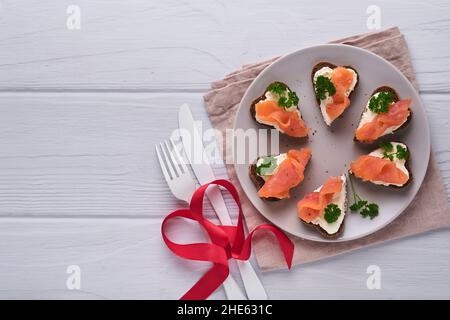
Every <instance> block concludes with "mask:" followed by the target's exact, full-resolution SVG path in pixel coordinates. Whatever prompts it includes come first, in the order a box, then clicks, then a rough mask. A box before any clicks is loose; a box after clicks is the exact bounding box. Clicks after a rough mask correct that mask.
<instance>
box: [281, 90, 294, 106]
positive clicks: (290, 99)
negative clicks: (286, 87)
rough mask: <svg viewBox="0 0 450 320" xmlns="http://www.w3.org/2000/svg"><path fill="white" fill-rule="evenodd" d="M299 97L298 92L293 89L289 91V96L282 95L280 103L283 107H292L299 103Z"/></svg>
mask: <svg viewBox="0 0 450 320" xmlns="http://www.w3.org/2000/svg"><path fill="white" fill-rule="evenodd" d="M298 102H299V99H298V97H297V94H296V93H295V92H293V91H289V92H288V97H287V98H286V97H280V99H279V100H278V105H279V106H280V107H283V108H290V107H292V106H296V105H298Z"/></svg>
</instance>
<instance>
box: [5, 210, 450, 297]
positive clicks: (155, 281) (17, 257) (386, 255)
mask: <svg viewBox="0 0 450 320" xmlns="http://www.w3.org/2000/svg"><path fill="white" fill-rule="evenodd" d="M160 223H161V220H160V219H156V218H154V219H54V218H53V219H46V218H43V219H28V218H23V219H17V218H16V219H9V218H0V252H1V257H2V259H1V261H0V298H2V299H5V298H13V299H14V298H22V299H23V298H25V299H38V298H39V299H42V298H46V299H151V298H154V299H176V298H179V297H180V296H181V295H182V293H183V292H184V291H185V290H187V289H188V288H189V287H190V286H191V285H193V283H194V282H195V280H196V279H198V278H199V277H200V276H201V275H202V273H203V272H204V271H205V270H206V269H207V268H208V266H209V265H207V264H206V265H205V264H203V263H198V262H197V263H194V262H187V261H184V260H182V259H179V258H177V257H175V256H174V255H172V254H171V253H170V252H169V250H168V249H167V248H166V247H165V246H164V244H163V242H162V240H161V236H160V230H159V228H160ZM197 231H198V230H196V229H194V228H191V227H189V226H187V225H172V226H171V227H170V228H169V233H170V236H171V237H173V239H174V240H176V241H180V242H181V241H183V242H186V243H187V242H191V241H194V240H196V241H204V239H203V237H202V236H199V233H197ZM448 235H449V233H448V230H443V231H438V232H432V233H429V234H426V235H421V236H417V237H413V238H409V239H404V240H401V241H395V242H392V243H390V244H386V245H383V246H377V247H374V248H367V249H364V250H361V251H357V252H354V253H351V254H348V255H344V256H340V257H337V258H333V259H330V260H325V261H322V262H320V263H313V264H309V265H306V266H301V267H296V268H294V269H292V270H291V271H286V270H283V271H277V272H271V273H265V274H262V275H260V277H261V280H262V282H263V284H264V286H265V288H266V290H267V293H268V295H269V297H270V298H271V299H319V298H344V299H348V298H357V299H366V298H367V299H368V298H370V299H374V298H375V299H379V298H387V299H391V298H398V299H400V298H411V299H412V298H446V299H448V298H450V291H449V288H448V283H449V281H450V244H449V243H450V242H449V241H447V240H448ZM70 265H77V266H79V267H80V270H81V290H68V288H67V286H66V281H67V278H68V276H69V275H68V274H67V273H66V270H67V267H68V266H70ZM370 265H377V266H379V267H380V269H381V290H369V289H367V286H366V280H367V277H368V276H369V275H368V274H367V273H366V271H367V268H368V266H370ZM212 298H213V299H218V298H224V293H223V291H222V289H220V290H219V291H217V292H216V293H215V294H214V295H213V296H212Z"/></svg>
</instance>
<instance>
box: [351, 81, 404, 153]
mask: <svg viewBox="0 0 450 320" xmlns="http://www.w3.org/2000/svg"><path fill="white" fill-rule="evenodd" d="M382 91H387V92H391V93H392V94H393V95H394V103H395V102H398V101H399V100H400V97H399V95H398V93H397V91H395V89H393V88H391V87H389V86H381V87H379V88H376V89H375V90H374V91H373V92H372V94H371V95H370V98H372V97H373V95H375V94H376V93H378V92H382ZM370 98H369V100H370ZM365 111H366V107H364V110H363V111H362V112H361V117H360V120H359V123H358V127H359V124H360V123H361V119H362V116H363V114H364V112H365ZM412 114H413V113H412V111H411V109H409V116H408V118H406V121H405V123H403V124H402V125H401V126H400V127H399V128H398V129H396V130H394V131H393V132H392V133H395V132H397V131H399V130H402V129H404V128H406V127H407V126H408V124H409V123H410V122H411V118H412ZM356 130H357V129H356ZM356 130H355V136H354V137H353V140H354V141H358V142H361V143H365V144H373V143H376V142H377V141H378V140H379V139H380V138H382V137H384V136H387V135H383V136H381V137H379V138H378V139H376V140H375V141H373V142H365V141H360V140H358V139H356Z"/></svg>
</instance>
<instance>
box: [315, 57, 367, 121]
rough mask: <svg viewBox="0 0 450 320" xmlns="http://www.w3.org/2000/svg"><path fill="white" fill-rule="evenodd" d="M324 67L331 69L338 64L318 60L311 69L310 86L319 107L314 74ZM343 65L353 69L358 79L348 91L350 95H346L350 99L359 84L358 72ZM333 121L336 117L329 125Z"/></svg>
mask: <svg viewBox="0 0 450 320" xmlns="http://www.w3.org/2000/svg"><path fill="white" fill-rule="evenodd" d="M324 67H329V68H331V69H335V68H337V67H338V66H337V65H335V64H333V63H330V62H319V63H317V64H316V65H315V66H314V67H313V68H312V71H311V83H312V86H313V89H314V96H315V97H316V101H317V105H318V107H319V108H320V99H319V98H318V97H317V96H316V87H315V85H314V74H315V73H316V72H317V71H319V70H320V69H322V68H324ZM343 67H344V68H348V69H352V70H353V71H355V73H356V76H357V79H358V81H356V85H355V87H354V88H353V91H352V92H350V95H349V96H348V98H349V99H350V100H351V98H352V95H353V92H355V91H356V88H357V87H358V84H359V74H358V71H357V70H356V69H355V68H353V67H352V66H343ZM344 112H345V111H344ZM344 112H343V113H342V114H341V115H340V116H339V117H337V119H339V118H341V117H342V116H343V114H344ZM334 121H336V119H335V120H333V122H332V123H331V124H330V126H331V125H332V124H333V123H334Z"/></svg>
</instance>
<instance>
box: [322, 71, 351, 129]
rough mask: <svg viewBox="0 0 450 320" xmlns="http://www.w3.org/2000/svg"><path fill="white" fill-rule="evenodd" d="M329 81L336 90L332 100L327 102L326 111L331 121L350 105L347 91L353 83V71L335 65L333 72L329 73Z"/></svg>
mask: <svg viewBox="0 0 450 320" xmlns="http://www.w3.org/2000/svg"><path fill="white" fill-rule="evenodd" d="M331 82H332V83H333V85H334V87H335V89H336V92H335V94H334V95H333V102H332V103H328V104H327V106H326V112H327V114H328V116H329V117H330V120H331V121H333V120H335V119H336V118H337V117H339V116H340V115H341V114H342V113H343V112H344V111H345V109H347V107H348V106H349V105H350V99H349V98H348V96H347V91H348V89H350V86H351V85H352V83H353V73H352V72H350V71H349V70H348V69H347V68H344V67H337V68H335V69H333V72H332V73H331Z"/></svg>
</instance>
